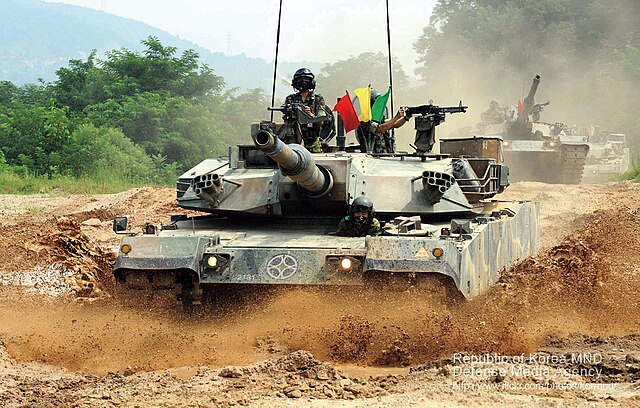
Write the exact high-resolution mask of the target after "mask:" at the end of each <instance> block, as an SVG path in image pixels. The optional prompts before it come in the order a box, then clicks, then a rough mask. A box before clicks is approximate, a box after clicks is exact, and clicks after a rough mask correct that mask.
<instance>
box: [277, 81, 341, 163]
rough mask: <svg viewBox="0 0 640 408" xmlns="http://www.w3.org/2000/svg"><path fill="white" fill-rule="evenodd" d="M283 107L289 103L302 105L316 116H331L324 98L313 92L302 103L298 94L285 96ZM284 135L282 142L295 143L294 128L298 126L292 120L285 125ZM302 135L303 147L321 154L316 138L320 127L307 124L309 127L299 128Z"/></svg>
mask: <svg viewBox="0 0 640 408" xmlns="http://www.w3.org/2000/svg"><path fill="white" fill-rule="evenodd" d="M284 103H285V105H286V104H290V103H302V104H304V105H306V106H308V107H309V108H310V109H311V112H312V113H313V114H314V115H316V116H325V115H326V116H331V111H330V110H329V109H328V108H327V106H326V105H325V103H324V98H323V97H322V95H319V94H314V93H313V91H309V94H308V95H307V99H306V100H304V101H302V98H301V97H300V92H297V93H294V94H291V95H289V96H287V99H285V102H284ZM285 125H286V128H285V131H284V132H285V133H284V135H283V136H282V140H283V141H284V142H285V143H297V142H298V141H297V140H296V134H295V128H294V126H297V125H298V124H297V123H296V122H295V119H294V120H289V121H287V123H285ZM300 130H301V133H302V142H303V143H304V146H305V147H306V148H307V149H308V150H309V151H310V152H311V153H322V146H321V145H320V139H319V138H318V136H319V135H320V130H321V126H320V124H318V123H313V124H309V126H306V127H303V126H301V128H300Z"/></svg>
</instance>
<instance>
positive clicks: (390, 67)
mask: <svg viewBox="0 0 640 408" xmlns="http://www.w3.org/2000/svg"><path fill="white" fill-rule="evenodd" d="M386 4H387V48H388V50H389V87H390V88H391V92H390V99H391V114H390V115H391V116H393V115H394V114H395V111H394V110H393V69H392V66H391V28H390V24H389V0H386ZM394 130H395V129H393V128H392V129H391V136H392V139H395V137H394V134H395V131H394ZM394 150H395V146H394Z"/></svg>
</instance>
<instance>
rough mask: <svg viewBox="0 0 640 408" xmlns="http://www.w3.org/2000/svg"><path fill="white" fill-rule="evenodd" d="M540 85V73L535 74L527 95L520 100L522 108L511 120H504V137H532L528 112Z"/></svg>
mask: <svg viewBox="0 0 640 408" xmlns="http://www.w3.org/2000/svg"><path fill="white" fill-rule="evenodd" d="M538 85H540V75H536V76H535V77H534V78H533V82H532V83H531V88H529V93H528V94H527V97H526V98H524V100H523V101H522V108H521V109H518V111H517V115H516V117H515V118H514V119H512V120H509V119H508V120H506V121H505V128H504V136H505V139H532V138H534V135H533V132H532V128H533V125H532V122H531V121H530V120H529V114H530V113H531V111H532V110H533V108H534V105H535V96H536V92H538Z"/></svg>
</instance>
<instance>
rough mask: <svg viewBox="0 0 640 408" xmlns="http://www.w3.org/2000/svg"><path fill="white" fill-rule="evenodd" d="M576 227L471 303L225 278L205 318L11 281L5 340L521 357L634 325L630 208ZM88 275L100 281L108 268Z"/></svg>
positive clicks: (108, 348)
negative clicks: (40, 290)
mask: <svg viewBox="0 0 640 408" xmlns="http://www.w3.org/2000/svg"><path fill="white" fill-rule="evenodd" d="M581 223H582V224H583V225H582V227H580V228H579V229H578V230H576V231H575V232H574V233H572V234H571V235H570V236H568V237H567V238H566V240H565V241H564V242H562V243H560V244H559V245H556V246H553V247H551V248H550V249H548V250H546V251H545V252H544V253H542V254H540V255H539V256H537V257H535V258H532V259H528V260H526V261H524V262H522V263H521V264H519V265H517V266H516V267H515V268H513V269H512V270H510V271H508V272H506V273H505V274H504V275H503V277H502V279H501V280H500V282H499V283H498V284H497V285H496V286H495V287H494V288H492V290H491V291H490V292H489V293H487V294H486V295H484V296H481V297H479V298H476V299H473V300H471V301H469V302H462V303H457V304H453V305H451V304H448V303H445V302H443V301H442V299H441V297H438V296H437V294H435V293H431V292H429V291H422V290H413V289H412V290H409V291H406V292H382V293H381V292H379V291H375V290H368V289H360V288H325V289H320V288H310V289H297V288H290V287H280V288H275V289H274V288H271V289H260V288H229V290H228V291H225V292H222V293H218V294H216V295H215V297H214V298H212V299H211V300H212V302H211V304H210V305H209V306H208V307H207V308H206V310H205V314H204V316H201V317H196V318H188V317H186V316H185V315H184V314H182V312H180V311H175V310H174V309H171V308H166V307H162V305H161V304H156V303H148V304H146V306H140V305H137V306H129V305H127V306H125V305H122V304H120V303H118V302H117V301H116V300H115V299H103V300H100V301H98V302H94V303H78V302H76V301H71V300H68V299H66V300H65V299H50V298H48V297H44V296H43V297H41V296H38V295H29V296H25V295H24V293H23V292H22V290H21V289H20V288H16V287H10V286H9V287H0V307H1V308H2V310H3V311H4V313H2V314H0V327H1V328H2V329H1V333H0V337H1V338H2V339H3V340H4V342H5V345H6V347H7V350H8V351H9V353H10V354H11V355H12V357H14V358H16V359H17V360H19V361H32V360H37V361H43V362H47V363H51V364H54V365H59V366H64V367H66V368H69V369H72V370H82V371H87V372H93V373H98V374H101V373H105V372H107V371H121V372H123V371H143V370H144V371H146V370H156V369H163V368H168V367H179V366H201V365H208V366H214V367H216V366H218V367H219V366H223V365H229V364H233V365H237V364H246V363H250V362H253V361H256V360H260V359H263V358H265V357H267V356H269V355H271V354H274V353H275V354H281V353H286V352H288V351H290V350H298V349H304V350H308V351H310V352H311V353H313V355H314V356H316V357H317V358H320V359H323V360H331V361H336V362H341V363H353V364H359V365H383V366H406V365H415V364H419V363H424V362H428V361H431V360H434V359H439V358H442V357H450V356H451V354H452V353H454V352H471V353H481V352H498V353H501V354H520V353H527V352H531V351H534V350H536V349H538V348H539V347H540V346H541V345H544V344H547V343H548V342H549V341H550V340H549V339H550V338H553V339H557V338H562V337H563V336H567V335H569V334H570V333H576V332H577V333H581V334H584V335H592V336H614V335H626V334H629V333H637V332H638V327H640V304H639V300H638V298H637V293H638V292H639V289H640V282H639V278H638V276H639V275H640V271H639V270H638V266H637V265H639V264H640V262H639V261H640V254H639V253H638V252H637V250H636V248H637V242H640V217H639V212H638V209H637V206H636V207H629V208H627V207H623V208H617V209H607V210H604V211H600V212H597V213H595V214H592V215H591V216H589V217H588V218H587V219H585V220H583V221H581ZM71 230H72V231H73V229H71ZM65 231H67V230H65ZM67 232H68V231H67ZM45 237H54V238H52V239H49V238H47V239H49V242H52V243H56V242H57V243H60V245H58V244H56V245H53V247H54V248H67V252H65V253H64V254H61V256H63V257H65V258H66V259H69V258H70V257H71V258H73V256H72V255H73V253H74V252H73V251H71V250H69V248H71V249H73V248H78V246H76V245H70V244H69V243H67V244H64V242H67V241H60V239H58V238H55V237H56V235H55V234H53V235H51V234H49V235H47V234H45ZM38 242H44V241H42V240H40V241H38ZM63 244H64V245H63ZM79 248H80V250H77V251H76V253H78V254H80V255H79V258H78V259H83V255H82V254H83V253H86V252H83V251H84V250H81V249H82V248H83V246H80V247H79ZM84 248H85V249H86V247H84ZM89 252H90V251H89ZM51 253H52V254H54V255H55V253H56V252H55V251H53V252H51ZM32 256H33V254H32ZM99 258H100V256H98V259H99ZM105 259H106V258H105ZM105 268H106V267H105ZM95 276H96V279H97V281H96V282H97V284H98V286H99V287H103V288H105V289H106V290H107V291H108V290H109V288H110V286H109V285H110V282H111V281H110V279H111V278H110V276H108V274H96V275H95Z"/></svg>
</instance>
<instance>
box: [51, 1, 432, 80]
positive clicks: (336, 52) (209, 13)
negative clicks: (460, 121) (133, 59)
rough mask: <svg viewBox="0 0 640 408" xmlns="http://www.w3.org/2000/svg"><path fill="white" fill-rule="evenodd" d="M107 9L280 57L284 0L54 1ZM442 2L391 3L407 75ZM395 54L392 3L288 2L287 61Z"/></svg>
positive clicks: (190, 36) (234, 49)
mask: <svg viewBox="0 0 640 408" xmlns="http://www.w3.org/2000/svg"><path fill="white" fill-rule="evenodd" d="M46 1H49V2H56V3H66V4H72V5H77V6H84V7H89V8H93V9H97V10H102V11H105V12H107V13H109V14H114V15H117V16H121V17H126V18H131V19H133V20H138V21H141V22H144V23H146V24H149V25H151V26H153V27H156V28H159V29H162V30H165V31H167V32H169V33H171V34H173V35H177V36H179V37H180V38H182V39H185V40H189V41H191V42H194V43H196V44H198V45H200V46H202V47H204V48H208V49H210V50H211V51H214V52H222V53H225V54H228V55H237V54H241V53H244V54H246V55H247V56H250V57H260V58H264V59H266V60H273V58H274V55H275V39H276V29H277V22H278V6H279V0H224V1H219V0H211V1H208V0H46ZM436 1H437V0H389V19H390V23H391V24H390V26H391V47H392V54H393V55H394V56H395V57H397V58H398V59H399V60H400V63H401V64H402V67H403V68H404V70H405V72H406V73H407V74H409V75H410V74H412V73H413V69H414V68H415V66H416V64H415V60H416V59H417V57H416V54H415V51H414V50H413V42H414V41H415V40H416V39H417V38H418V36H419V35H420V34H421V33H422V28H423V27H425V26H426V25H427V24H428V22H429V17H430V15H431V10H432V8H433V6H434V5H435V3H436ZM365 51H376V52H377V51H383V52H384V53H385V55H386V53H387V33H386V9H385V0H358V1H344V0H319V1H308V0H297V1H295V0H283V6H282V25H281V33H280V50H279V57H278V58H279V59H281V60H284V61H314V62H322V63H324V62H335V61H337V60H344V59H347V58H349V57H350V56H355V55H358V54H360V53H362V52H365Z"/></svg>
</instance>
